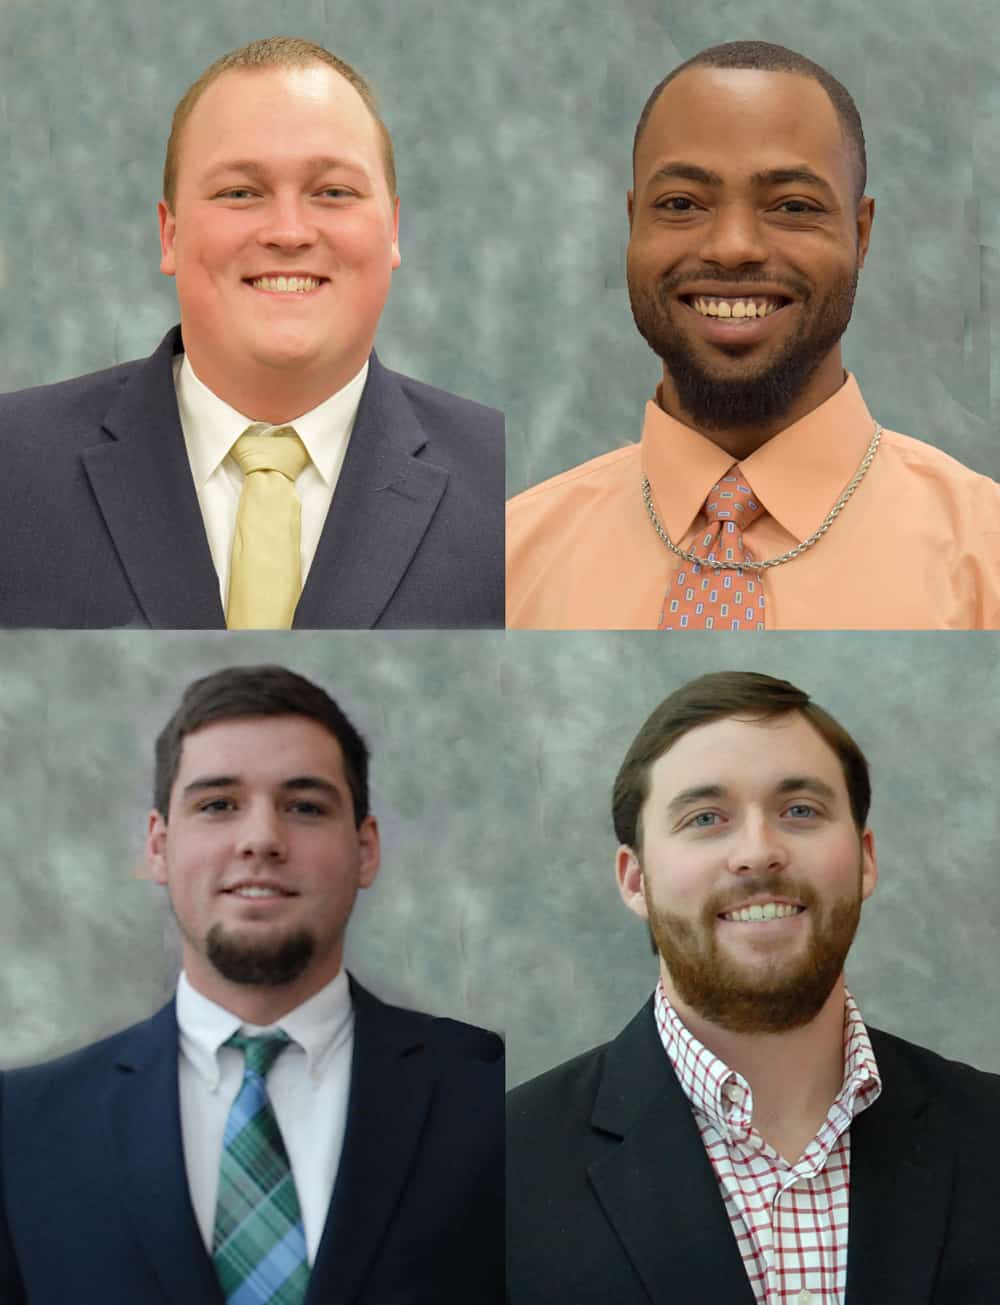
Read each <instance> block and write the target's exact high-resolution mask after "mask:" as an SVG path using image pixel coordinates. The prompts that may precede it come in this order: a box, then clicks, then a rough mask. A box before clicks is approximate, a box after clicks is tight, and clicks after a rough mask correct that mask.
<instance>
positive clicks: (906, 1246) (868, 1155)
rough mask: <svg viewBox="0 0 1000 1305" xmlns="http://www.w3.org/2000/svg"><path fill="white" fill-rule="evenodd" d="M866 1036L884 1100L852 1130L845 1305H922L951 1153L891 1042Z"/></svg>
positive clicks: (942, 1225) (933, 1264)
mask: <svg viewBox="0 0 1000 1305" xmlns="http://www.w3.org/2000/svg"><path fill="white" fill-rule="evenodd" d="M869 1033H870V1034H871V1040H872V1046H873V1048H874V1051H875V1060H876V1063H877V1064H878V1067H879V1073H880V1074H881V1077H882V1093H881V1095H880V1096H879V1098H878V1100H877V1101H876V1102H875V1103H874V1104H873V1105H871V1106H869V1108H868V1109H867V1110H864V1111H862V1113H861V1114H860V1115H858V1117H857V1118H856V1119H855V1120H854V1122H853V1124H852V1125H851V1204H850V1225H849V1226H850V1233H849V1242H848V1256H847V1298H846V1299H847V1305H882V1303H883V1302H885V1301H889V1300H899V1301H906V1303H907V1305H927V1302H930V1301H931V1300H932V1299H933V1296H932V1292H933V1287H934V1276H935V1273H936V1271H937V1265H938V1262H939V1260H940V1257H941V1253H942V1250H943V1247H944V1240H945V1233H946V1230H947V1220H948V1209H949V1199H950V1198H949V1193H950V1191H951V1183H952V1171H953V1169H954V1164H955V1156H954V1148H953V1146H952V1143H951V1141H950V1139H949V1136H948V1131H947V1129H946V1127H944V1126H943V1125H942V1124H941V1122H940V1121H939V1118H938V1115H937V1112H936V1109H935V1105H934V1103H933V1102H931V1101H929V1100H928V1098H927V1095H926V1093H925V1092H924V1091H923V1090H922V1088H921V1087H920V1085H919V1084H918V1082H917V1080H916V1079H915V1077H914V1075H913V1072H912V1070H911V1068H910V1067H909V1065H908V1064H907V1063H906V1061H905V1060H904V1058H903V1056H901V1055H900V1051H899V1048H898V1046H897V1044H896V1043H895V1041H894V1040H893V1039H890V1038H887V1037H886V1036H885V1035H884V1034H881V1033H879V1032H878V1031H877V1030H869Z"/></svg>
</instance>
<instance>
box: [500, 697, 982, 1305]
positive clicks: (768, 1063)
mask: <svg viewBox="0 0 1000 1305" xmlns="http://www.w3.org/2000/svg"><path fill="white" fill-rule="evenodd" d="M869 800H870V787H869V778H868V767H867V763H866V761H865V758H864V756H863V754H862V753H861V751H860V749H859V748H858V746H857V744H856V743H855V741H854V740H853V739H852V738H851V737H850V735H849V734H848V733H847V732H846V731H845V730H844V729H843V727H842V726H841V725H839V724H838V723H837V722H836V721H835V720H834V719H833V718H832V717H831V716H829V715H828V714H827V713H826V712H825V711H823V710H822V709H821V708H819V707H818V706H817V705H816V704H815V703H813V702H811V701H810V699H809V697H808V695H807V694H805V693H803V692H801V691H800V690H798V689H796V688H795V687H794V686H793V685H791V684H788V683H787V682H786V681H783V680H775V679H772V678H770V677H769V676H765V675H758V674H753V673H748V672H739V673H721V674H710V675H705V676H702V677H701V678H699V679H697V680H694V681H692V682H691V683H689V684H687V685H685V686H684V687H682V688H681V689H679V690H677V692H675V693H674V694H672V695H671V696H670V697H668V698H667V699H666V700H665V701H664V702H663V703H661V704H660V706H659V707H658V708H657V709H656V710H655V711H654V712H653V714H652V715H651V716H650V718H649V720H648V721H647V722H646V724H645V725H644V726H643V727H642V729H641V730H640V731H639V734H638V735H637V736H636V738H635V740H634V742H633V743H632V746H631V748H630V749H629V752H628V754H627V756H626V758H625V761H624V763H623V764H622V767H621V769H620V770H619V772H618V777H617V779H616V781H615V786H614V796H613V814H614V823H615V831H616V834H617V836H618V838H619V841H620V844H621V846H620V847H619V849H618V854H617V863H616V868H617V878H618V886H619V889H620V892H621V895H622V898H623V900H624V902H625V904H626V906H628V908H629V909H630V910H632V911H634V912H635V913H636V914H637V915H639V916H640V917H642V918H643V919H645V920H646V921H647V922H648V925H649V929H650V933H651V937H652V939H653V942H654V951H655V952H656V953H657V954H658V957H659V982H658V984H657V986H656V988H655V990H654V993H653V996H652V997H651V999H650V1000H649V1001H648V1002H647V1003H646V1005H645V1006H644V1008H643V1009H642V1010H641V1011H640V1012H639V1014H638V1015H637V1016H636V1017H635V1018H634V1019H633V1020H632V1022H631V1023H630V1024H629V1025H628V1026H627V1027H626V1028H625V1030H624V1031H623V1032H622V1033H620V1034H619V1035H618V1036H617V1037H616V1038H614V1039H613V1040H612V1041H611V1042H609V1043H607V1044H606V1045H604V1046H601V1047H597V1048H596V1049H594V1050H592V1051H588V1052H586V1053H584V1054H583V1055H581V1056H579V1057H577V1058H576V1059H575V1060H571V1061H569V1062H568V1063H566V1064H564V1065H560V1066H558V1067H556V1068H555V1069H552V1070H550V1071H549V1072H548V1073H546V1074H543V1075H541V1076H540V1077H539V1078H536V1079H534V1080H533V1081H531V1082H529V1083H526V1084H523V1085H522V1086H520V1087H518V1088H516V1089H515V1090H514V1091H513V1092H511V1094H510V1096H509V1106H508V1118H507V1147H508V1169H507V1194H508V1211H509V1213H508V1233H507V1247H508V1275H507V1291H508V1301H509V1302H510V1305H542V1303H543V1302H544V1305H606V1302H608V1301H614V1302H615V1305H705V1303H706V1302H711V1305H715V1302H720V1305H755V1303H756V1305H762V1303H763V1302H765V1301H767V1302H772V1301H773V1302H775V1303H777V1302H779V1301H780V1302H782V1303H783V1305H784V1303H787V1305H792V1303H794V1305H876V1302H879V1301H899V1302H901V1303H902V1302H904V1301H905V1302H907V1305H917V1302H919V1303H920V1305H955V1303H956V1302H959V1301H961V1302H963V1305H990V1303H991V1302H994V1301H995V1300H996V1299H997V1282H998V1281H1000V1248H998V1241H997V1237H996V1225H997V1222H998V1219H1000V1198H998V1196H997V1181H996V1180H997V1173H998V1172H1000V1130H998V1128H997V1123H998V1121H1000V1077H998V1076H996V1075H994V1074H984V1073H980V1072H978V1071H976V1070H974V1069H971V1068H970V1067H968V1066H967V1065H960V1064H956V1063H954V1062H951V1061H947V1060H943V1059H942V1058H941V1057H940V1056H937V1055H935V1054H934V1053H932V1052H930V1051H927V1050H924V1049H923V1048H921V1047H917V1046H913V1045H912V1044H910V1043H907V1042H903V1041H902V1040H901V1039H899V1038H896V1037H892V1036H891V1035H889V1034H887V1033H880V1032H878V1031H877V1030H876V1029H869V1028H867V1027H866V1026H865V1024H864V1022H863V1021H862V1019H861V1015H860V1012H859V1010H858V1007H857V1005H856V1004H855V1002H854V1001H853V999H852V998H851V996H850V994H849V993H848V992H847V990H846V988H845V986H844V975H843V966H844V960H845V957H846V955H847V952H848V949H849V947H850V945H851V942H852V939H853V937H854V933H855V929H856V927H857V924H858V921H859V918H860V912H861V907H862V903H863V901H864V900H865V899H867V898H868V896H869V895H870V894H871V892H872V891H873V889H874V887H875V881H876V858H875V843H874V838H873V835H872V831H871V830H870V829H869V828H868V825H867V815H868V807H869Z"/></svg>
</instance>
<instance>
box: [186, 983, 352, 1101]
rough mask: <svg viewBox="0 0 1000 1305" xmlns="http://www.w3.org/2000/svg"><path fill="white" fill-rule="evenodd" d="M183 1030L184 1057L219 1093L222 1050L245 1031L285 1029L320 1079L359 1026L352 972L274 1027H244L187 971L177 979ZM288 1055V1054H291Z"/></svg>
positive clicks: (331, 984) (311, 1075)
mask: <svg viewBox="0 0 1000 1305" xmlns="http://www.w3.org/2000/svg"><path fill="white" fill-rule="evenodd" d="M177 1027H178V1030H179V1034H180V1048H181V1054H182V1055H183V1056H185V1057H186V1059H187V1060H188V1061H189V1063H190V1064H191V1065H192V1067H193V1068H194V1069H195V1070H196V1071H197V1073H198V1074H199V1075H200V1076H201V1077H202V1078H203V1079H204V1080H205V1082H206V1083H207V1084H208V1086H209V1087H210V1088H211V1089H212V1091H213V1092H214V1091H215V1089H216V1088H217V1087H218V1086H219V1049H220V1048H221V1047H222V1046H223V1045H224V1044H225V1043H226V1042H228V1041H229V1039H230V1038H231V1037H232V1036H233V1034H234V1033H237V1032H238V1031H239V1030H240V1029H243V1030H244V1031H245V1032H247V1033H249V1034H251V1035H253V1034H257V1033H264V1032H268V1031H273V1030H274V1029H276V1028H281V1029H283V1030H284V1031H285V1033H287V1034H288V1036H289V1037H290V1038H291V1039H292V1042H293V1043H294V1044H295V1045H296V1046H297V1047H300V1048H301V1049H302V1051H304V1052H305V1057H306V1071H307V1073H308V1074H309V1075H310V1077H313V1078H315V1077H316V1076H318V1075H319V1074H321V1073H322V1071H323V1068H324V1066H325V1064H326V1061H327V1059H328V1057H329V1056H330V1055H331V1054H332V1053H333V1051H334V1050H335V1049H336V1048H337V1047H339V1046H340V1045H341V1044H342V1043H343V1041H344V1040H345V1038H348V1037H350V1035H351V1033H352V1032H353V1028H354V1008H353V1005H352V1002H351V991H350V987H349V985H348V982H347V972H346V970H341V971H340V973H339V974H338V975H337V977H336V978H335V979H333V980H332V981H331V982H330V983H328V984H326V986H325V987H323V988H320V990H319V992H316V993H314V994H313V995H312V996H311V997H310V998H309V999H308V1001H304V1002H303V1003H302V1005H301V1006H296V1007H295V1009H294V1010H291V1011H289V1012H288V1014H287V1015H283V1016H282V1017H281V1019H280V1020H278V1021H276V1022H275V1023H274V1024H271V1025H267V1026H265V1027H259V1026H258V1025H256V1024H244V1022H243V1021H242V1020H241V1019H240V1017H239V1016H238V1015H234V1014H233V1013H232V1011H228V1010H226V1009H225V1007H223V1006H219V1005H218V1004H217V1003H216V1002H214V1001H211V1000H209V998H208V997H205V996H203V994H202V993H200V992H198V991H197V989H196V988H194V987H193V986H192V984H191V981H190V980H189V979H188V977H187V974H186V973H184V971H181V975H180V978H179V979H178V981H177ZM285 1054H288V1053H285Z"/></svg>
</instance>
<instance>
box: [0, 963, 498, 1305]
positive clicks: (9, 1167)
mask: <svg viewBox="0 0 1000 1305" xmlns="http://www.w3.org/2000/svg"><path fill="white" fill-rule="evenodd" d="M351 991H352V994H353V998H354V1011H355V1031H354V1036H355V1043H354V1059H353V1065H352V1077H351V1087H350V1098H349V1105H348V1116H347V1131H346V1134H345V1138H344V1149H343V1153H342V1157H341V1161H340V1168H339V1170H338V1173H337V1181H336V1185H335V1187H334V1192H333V1197H332V1200H331V1202H330V1209H329V1213H328V1216H327V1220H326V1225H325V1230H324V1233H323V1237H322V1240H321V1242H320V1246H319V1250H318V1253H317V1256H316V1261H315V1264H314V1266H313V1271H312V1274H311V1276H310V1282H309V1290H308V1294H307V1296H306V1305H448V1303H449V1302H455V1305H469V1302H471V1301H475V1302H476V1305H479V1303H480V1302H487V1303H488V1305H499V1302H501V1301H502V1300H503V1072H504V1071H503V1045H502V1043H501V1042H500V1039H499V1038H498V1037H496V1035H495V1034H492V1033H487V1032H486V1031H484V1030H483V1029H477V1028H474V1027H472V1026H471V1025H467V1024H458V1023H456V1022H455V1021H454V1020H445V1019H433V1018H431V1017H430V1016H427V1015H420V1014H417V1013H415V1012H413V1011H405V1010H400V1009H398V1008H397V1007H393V1006H387V1005H384V1004H383V1003H382V1002H380V1001H378V1000H377V999H376V998H375V997H373V996H371V994H370V993H367V992H366V991H365V990H364V989H363V988H361V987H360V986H359V985H357V984H356V983H354V981H353V980H352V984H351ZM177 1056H178V1035H177V1020H176V1014H175V1011H174V1004H173V1002H171V1003H170V1004H169V1005H168V1006H166V1007H164V1009H163V1010H161V1011H160V1012H159V1013H158V1014H157V1015H155V1016H154V1017H153V1018H152V1019H151V1020H149V1021H147V1022H146V1023H144V1024H138V1025H136V1026H135V1027H133V1028H131V1029H127V1030H125V1032H123V1033H119V1034H116V1035H115V1036H114V1037H112V1038H108V1039H106V1040H105V1041H103V1042H99V1043H96V1044H95V1045H93V1046H90V1047H86V1048H84V1049H83V1050H82V1051H78V1052H76V1053H74V1054H73V1055H70V1056H66V1057H64V1058H63V1059H61V1060H58V1061H54V1062H52V1063H50V1064H48V1065H42V1066H37V1067H34V1068H30V1069H20V1070H13V1071H10V1072H8V1073H7V1074H5V1075H3V1076H2V1077H0V1146H2V1149H0V1301H2V1302H3V1305H69V1303H70V1302H72V1305H222V1302H223V1298H222V1292H221V1289H220V1288H219V1286H218V1284H217V1282H216V1278H215V1273H214V1270H213V1267H212V1263H211V1260H210V1259H209V1256H208V1253H207V1252H206V1250H205V1246H204V1243H203V1241H202V1239H201V1235H200V1233H199V1231H198V1227H197V1224H196V1222H195V1216H194V1212H193V1209H192V1206H191V1200H190V1196H189V1193H188V1184H187V1176H186V1172H185V1167H184V1156H183V1143H182V1140H181V1124H180V1107H179V1095H178V1082H177Z"/></svg>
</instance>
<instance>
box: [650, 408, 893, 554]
mask: <svg viewBox="0 0 1000 1305" xmlns="http://www.w3.org/2000/svg"><path fill="white" fill-rule="evenodd" d="M881 438H882V427H881V426H880V425H879V424H878V422H876V423H875V433H874V435H873V436H872V438H871V442H870V443H869V445H868V448H867V450H866V451H865V456H864V457H863V458H862V459H861V465H860V466H859V467H858V469H857V471H856V472H855V473H854V475H853V476H852V477H851V479H850V482H849V483H848V485H847V487H846V489H845V490H844V492H843V493H842V494H841V496H840V498H838V499H837V501H836V503H834V505H833V507H832V508H831V509H830V511H829V512H828V513H827V515H826V519H825V520H824V522H823V524H822V525H821V526H820V528H819V529H818V530H815V531H813V533H812V534H811V535H810V536H809V538H808V539H803V541H802V543H801V544H796V546H795V547H794V548H790V549H789V550H788V552H787V553H781V554H779V556H778V557H769V558H768V559H767V561H766V562H709V561H708V560H707V558H704V557H699V556H698V555H697V554H696V553H689V552H687V550H686V549H683V548H678V547H677V545H676V544H675V543H674V541H673V540H672V539H671V538H670V536H669V535H668V534H667V532H666V531H665V530H664V529H663V526H662V525H661V524H660V518H659V517H658V516H657V515H656V508H654V507H653V492H652V490H651V489H650V486H649V477H648V476H643V478H642V501H643V502H644V503H645V505H646V513H647V515H648V516H649V520H650V522H651V523H652V526H653V529H654V530H655V531H656V533H657V534H658V535H659V536H660V538H661V539H662V540H663V542H664V543H665V544H666V546H667V547H668V548H669V549H670V551H671V553H676V555H677V556H678V557H680V558H683V559H684V561H685V562H691V563H697V564H698V565H700V566H707V567H711V569H712V570H713V571H727V570H728V571H766V570H767V569H768V568H769V567H772V566H781V564H782V562H791V561H792V560H793V559H794V558H796V557H799V556H800V555H801V554H802V553H804V552H805V551H806V549H807V548H812V546H813V544H815V543H817V542H818V541H819V540H820V539H822V538H823V536H824V535H825V534H826V532H827V531H828V530H829V529H830V527H831V526H832V525H833V523H834V522H835V521H836V519H837V518H838V517H839V516H840V514H841V512H843V510H844V508H845V507H846V506H847V504H848V502H849V501H850V498H851V495H852V494H853V493H854V491H855V490H856V489H857V487H858V486H859V485H860V484H861V482H862V481H863V480H864V478H865V472H866V471H867V470H868V468H869V467H870V466H871V465H872V462H873V461H874V460H875V454H876V453H877V452H878V446H879V441H880V440H881Z"/></svg>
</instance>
